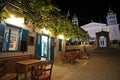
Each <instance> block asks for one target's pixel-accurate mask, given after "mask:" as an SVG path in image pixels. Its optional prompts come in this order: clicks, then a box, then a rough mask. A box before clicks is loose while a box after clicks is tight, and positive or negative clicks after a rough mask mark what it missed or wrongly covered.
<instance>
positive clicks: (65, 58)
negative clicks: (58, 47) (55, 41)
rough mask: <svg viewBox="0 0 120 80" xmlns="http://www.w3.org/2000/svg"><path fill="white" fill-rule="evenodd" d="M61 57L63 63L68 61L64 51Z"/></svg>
mask: <svg viewBox="0 0 120 80" xmlns="http://www.w3.org/2000/svg"><path fill="white" fill-rule="evenodd" d="M61 59H62V62H63V63H68V56H67V54H66V53H62V56H61Z"/></svg>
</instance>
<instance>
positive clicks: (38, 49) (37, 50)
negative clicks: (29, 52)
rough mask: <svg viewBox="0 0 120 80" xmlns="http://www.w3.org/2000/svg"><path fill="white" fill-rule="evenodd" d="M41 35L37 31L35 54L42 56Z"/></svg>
mask: <svg viewBox="0 0 120 80" xmlns="http://www.w3.org/2000/svg"><path fill="white" fill-rule="evenodd" d="M40 53H41V35H40V34H39V33H36V41H35V54H36V55H37V56H41V54H40Z"/></svg>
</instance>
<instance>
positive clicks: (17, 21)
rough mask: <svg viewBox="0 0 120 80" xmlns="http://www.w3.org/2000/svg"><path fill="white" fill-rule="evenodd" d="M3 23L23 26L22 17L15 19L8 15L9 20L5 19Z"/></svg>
mask: <svg viewBox="0 0 120 80" xmlns="http://www.w3.org/2000/svg"><path fill="white" fill-rule="evenodd" d="M5 21H6V22H7V23H9V24H13V25H16V26H23V24H24V18H23V17H15V16H14V15H10V18H8V19H6V20H5Z"/></svg>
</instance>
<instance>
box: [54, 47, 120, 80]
mask: <svg viewBox="0 0 120 80" xmlns="http://www.w3.org/2000/svg"><path fill="white" fill-rule="evenodd" d="M52 80H120V49H114V48H97V49H95V50H94V51H93V52H91V53H90V56H89V59H80V60H77V63H76V64H63V63H61V62H58V63H55V64H54V67H53V74H52Z"/></svg>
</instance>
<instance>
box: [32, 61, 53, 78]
mask: <svg viewBox="0 0 120 80" xmlns="http://www.w3.org/2000/svg"><path fill="white" fill-rule="evenodd" d="M52 67H53V62H46V61H42V62H41V63H38V65H37V66H36V68H37V69H35V70H34V71H33V79H36V80H51V74H52Z"/></svg>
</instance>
